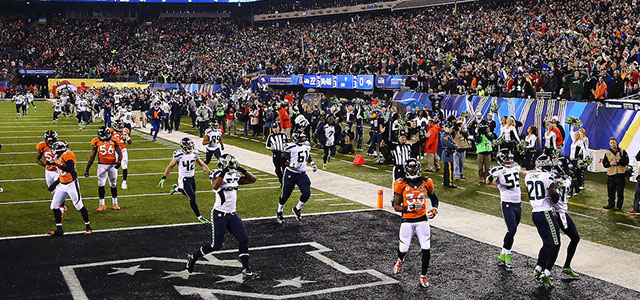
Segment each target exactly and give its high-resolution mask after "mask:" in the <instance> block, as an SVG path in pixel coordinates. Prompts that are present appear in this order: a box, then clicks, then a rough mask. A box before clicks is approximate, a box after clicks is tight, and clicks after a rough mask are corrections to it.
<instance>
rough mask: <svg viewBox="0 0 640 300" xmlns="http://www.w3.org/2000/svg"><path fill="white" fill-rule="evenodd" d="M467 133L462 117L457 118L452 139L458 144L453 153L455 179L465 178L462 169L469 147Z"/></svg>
mask: <svg viewBox="0 0 640 300" xmlns="http://www.w3.org/2000/svg"><path fill="white" fill-rule="evenodd" d="M468 136H469V133H468V132H467V127H466V125H464V118H463V117H460V118H458V120H457V122H456V128H454V131H453V140H454V142H455V143H456V146H458V150H456V152H455V153H453V170H454V171H453V175H454V177H455V179H458V180H460V179H465V177H464V174H463V170H464V160H465V158H466V157H467V149H469V142H467V137H468Z"/></svg>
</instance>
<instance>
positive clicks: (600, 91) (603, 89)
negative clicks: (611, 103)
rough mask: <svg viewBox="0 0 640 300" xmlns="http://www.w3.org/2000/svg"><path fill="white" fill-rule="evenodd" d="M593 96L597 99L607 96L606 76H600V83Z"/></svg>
mask: <svg viewBox="0 0 640 300" xmlns="http://www.w3.org/2000/svg"><path fill="white" fill-rule="evenodd" d="M593 97H594V98H595V99H596V100H604V99H605V98H606V97H607V83H606V82H604V77H602V76H600V77H598V83H597V84H596V89H595V91H593Z"/></svg>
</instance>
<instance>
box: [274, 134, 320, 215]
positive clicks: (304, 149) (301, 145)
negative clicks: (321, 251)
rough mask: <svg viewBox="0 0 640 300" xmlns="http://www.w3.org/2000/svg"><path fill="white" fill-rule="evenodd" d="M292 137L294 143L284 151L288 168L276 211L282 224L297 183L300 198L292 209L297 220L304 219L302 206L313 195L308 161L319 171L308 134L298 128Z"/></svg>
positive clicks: (285, 163) (289, 144)
mask: <svg viewBox="0 0 640 300" xmlns="http://www.w3.org/2000/svg"><path fill="white" fill-rule="evenodd" d="M292 139H293V141H294V143H288V144H287V145H286V146H285V148H284V152H283V153H282V155H283V157H284V161H285V162H284V165H285V166H286V170H285V173H284V180H283V181H284V182H283V184H282V195H280V198H279V199H278V210H277V211H276V221H278V223H280V224H282V223H284V217H283V215H282V211H283V210H284V205H285V204H286V203H287V200H289V197H290V196H291V193H292V192H293V189H295V187H296V185H297V186H298V188H299V189H300V199H299V200H298V204H297V205H296V206H295V207H294V208H292V209H291V211H292V212H293V214H294V215H295V218H296V220H298V221H302V214H301V211H302V206H303V205H304V204H305V203H307V200H309V197H311V181H310V180H309V176H307V173H306V171H307V162H309V163H310V164H311V167H312V168H313V172H316V171H318V166H316V163H314V162H313V160H312V159H311V154H310V153H311V145H309V143H308V142H307V136H306V135H305V134H304V132H302V131H300V130H297V131H296V132H294V133H293V134H292Z"/></svg>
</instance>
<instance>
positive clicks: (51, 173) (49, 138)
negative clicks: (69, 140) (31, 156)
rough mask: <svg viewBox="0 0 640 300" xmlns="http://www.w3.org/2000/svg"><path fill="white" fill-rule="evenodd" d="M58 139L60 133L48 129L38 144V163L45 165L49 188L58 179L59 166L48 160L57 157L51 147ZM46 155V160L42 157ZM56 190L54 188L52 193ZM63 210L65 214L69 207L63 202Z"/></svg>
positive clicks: (45, 175)
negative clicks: (48, 163)
mask: <svg viewBox="0 0 640 300" xmlns="http://www.w3.org/2000/svg"><path fill="white" fill-rule="evenodd" d="M57 141H58V133H57V132H55V130H47V132H45V133H44V141H42V142H39V143H38V144H37V145H36V150H37V151H38V154H37V155H36V163H37V164H39V165H40V166H42V167H44V180H45V182H46V183H47V189H49V188H50V187H51V185H52V184H53V183H54V182H55V181H56V180H57V179H58V168H56V166H55V165H47V162H50V161H53V160H54V159H55V154H54V153H53V150H52V149H51V147H53V144H55V143H56V142H57ZM43 157H44V161H43V160H42V158H43ZM54 192H55V190H52V192H51V193H52V194H53V193H54ZM60 209H61V210H62V215H63V216H64V212H65V211H67V207H66V206H65V205H64V203H63V204H62V207H61V208H60Z"/></svg>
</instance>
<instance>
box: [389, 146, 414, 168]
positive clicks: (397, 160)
mask: <svg viewBox="0 0 640 300" xmlns="http://www.w3.org/2000/svg"><path fill="white" fill-rule="evenodd" d="M391 155H393V161H394V164H395V165H396V166H404V165H405V164H406V163H407V160H408V159H409V157H410V156H411V145H409V144H398V146H396V148H395V149H393V151H391Z"/></svg>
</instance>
